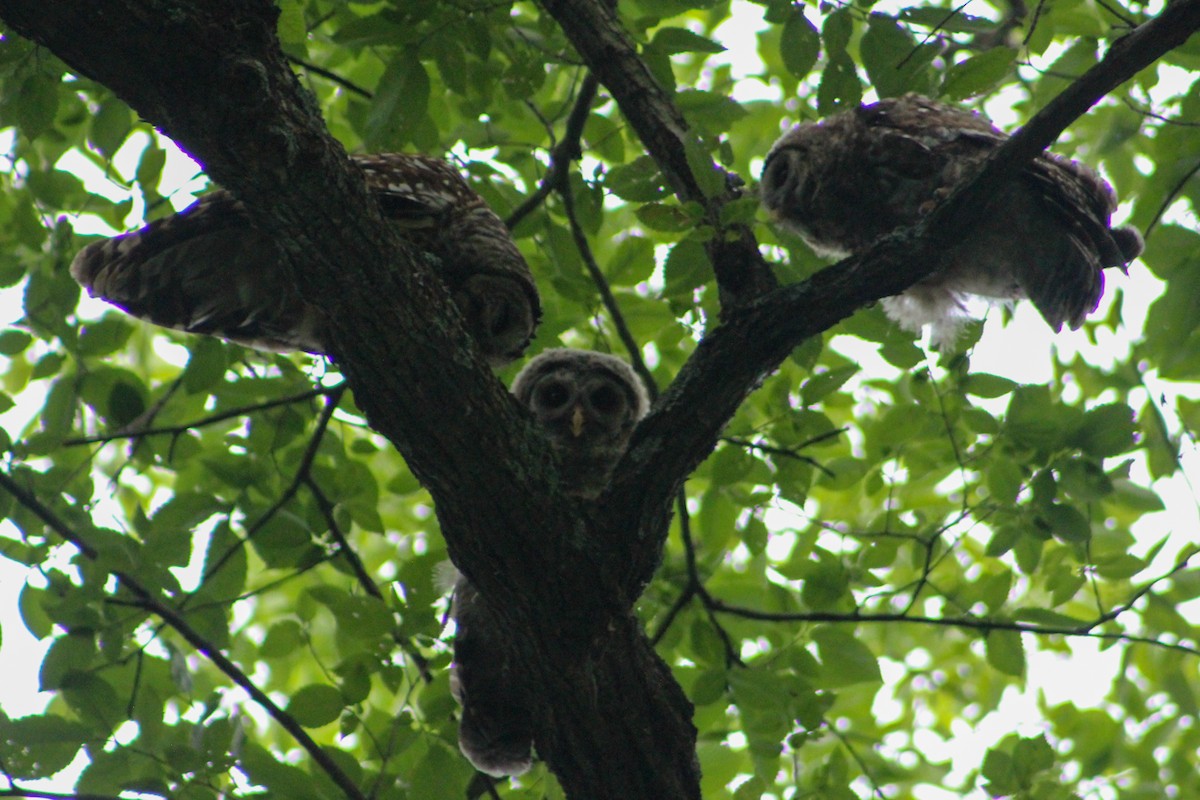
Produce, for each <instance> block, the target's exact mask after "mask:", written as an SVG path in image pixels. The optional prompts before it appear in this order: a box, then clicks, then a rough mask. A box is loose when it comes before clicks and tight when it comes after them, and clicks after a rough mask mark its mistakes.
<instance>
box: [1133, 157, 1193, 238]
mask: <svg viewBox="0 0 1200 800" xmlns="http://www.w3.org/2000/svg"><path fill="white" fill-rule="evenodd" d="M1197 172H1200V160H1198V161H1197V162H1196V165H1195V166H1194V167H1192V168H1191V169H1189V170H1188V171H1187V173H1186V174H1184V176H1183V177H1182V178H1180V179H1179V182H1178V183H1176V184H1175V186H1173V187H1172V188H1171V191H1169V192H1167V196H1166V198H1165V199H1164V200H1163V202H1162V205H1160V206H1159V207H1158V211H1156V212H1154V219H1152V220H1150V224H1149V225H1147V226H1146V230H1145V231H1144V232H1143V233H1142V237H1143V238H1145V239H1149V238H1150V232H1151V231H1153V230H1154V226H1155V225H1157V224H1158V223H1159V221H1161V220H1162V217H1163V214H1166V213H1167V209H1168V208H1170V207H1171V204H1172V203H1174V202H1175V201H1176V200H1177V199H1178V198H1179V195H1180V194H1181V193H1182V192H1183V187H1184V186H1187V182H1188V181H1190V180H1191V179H1192V178H1194V177H1195V176H1196V173H1197Z"/></svg>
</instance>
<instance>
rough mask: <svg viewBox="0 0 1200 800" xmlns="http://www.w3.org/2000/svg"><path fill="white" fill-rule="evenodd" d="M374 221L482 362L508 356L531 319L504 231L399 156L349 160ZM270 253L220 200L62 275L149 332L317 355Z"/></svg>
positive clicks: (434, 172)
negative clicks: (429, 261) (413, 257)
mask: <svg viewBox="0 0 1200 800" xmlns="http://www.w3.org/2000/svg"><path fill="white" fill-rule="evenodd" d="M351 160H353V161H354V162H355V163H356V164H358V166H359V167H360V168H361V169H362V170H363V172H364V173H366V179H367V188H368V189H369V191H370V192H371V194H372V195H374V197H375V198H376V200H377V201H378V202H379V206H380V209H381V211H382V213H383V216H384V218H385V219H386V220H388V221H389V222H390V223H391V224H392V225H393V227H394V228H395V229H396V231H397V233H398V234H399V235H400V236H401V237H403V238H404V239H406V240H407V241H409V242H412V244H413V245H414V246H416V247H417V248H418V249H420V250H423V251H425V252H428V253H431V254H433V255H434V256H435V257H436V258H437V259H438V261H439V264H440V273H439V274H440V275H441V277H442V279H443V280H444V281H445V282H446V285H447V286H448V287H449V289H450V293H451V296H452V297H453V298H454V302H455V304H456V305H457V306H458V308H459V311H460V312H461V313H462V315H463V317H464V319H465V320H466V325H467V330H468V332H470V333H471V335H472V336H473V337H474V338H475V341H476V342H478V344H479V347H480V349H481V350H482V352H483V354H484V356H485V357H486V358H487V360H488V362H489V363H491V364H492V365H493V366H500V365H503V364H506V363H508V362H509V361H512V360H513V359H514V358H516V357H517V356H519V355H520V354H521V353H522V352H523V351H524V350H525V347H526V345H527V344H528V343H529V339H530V337H531V336H532V335H533V330H534V327H535V326H536V325H537V320H538V317H539V316H540V315H541V306H540V304H539V301H538V294H537V288H536V287H535V285H534V282H533V276H532V275H531V274H530V271H529V266H528V265H527V264H526V263H525V259H524V258H523V257H522V256H521V253H520V251H518V250H517V247H516V245H515V244H514V243H513V240H512V237H511V236H510V235H509V233H508V229H507V228H505V226H504V223H503V222H502V221H501V220H500V218H499V217H497V216H496V214H495V213H494V212H493V211H492V210H491V209H490V208H488V206H487V204H486V203H484V201H483V198H481V197H480V196H479V195H478V194H477V193H476V192H475V191H474V190H473V189H471V187H470V186H469V185H468V184H467V182H466V181H465V180H463V178H462V176H461V175H459V173H458V171H457V170H455V169H454V167H452V166H451V165H450V164H447V163H446V162H445V161H442V160H440V159H436V158H430V157H428V156H419V155H407V154H401V153H382V154H378V155H357V156H351ZM282 259H283V255H282V251H281V250H280V248H279V246H278V245H277V244H276V243H275V241H274V240H273V239H272V238H271V237H270V236H268V235H266V234H264V233H262V232H261V231H259V230H258V229H257V228H255V227H254V225H253V223H252V222H251V220H250V215H249V214H248V213H247V211H246V208H245V206H244V205H243V204H242V202H241V201H240V200H238V199H237V198H235V197H234V196H233V195H232V194H230V193H229V192H227V191H225V190H217V191H214V192H211V193H209V194H206V195H204V196H203V197H201V198H200V199H199V200H197V201H196V202H195V203H194V204H192V205H191V206H189V207H188V208H186V209H184V210H183V211H180V212H179V213H177V214H173V215H171V216H169V217H164V218H163V219H159V220H155V221H154V222H151V223H149V224H148V225H146V226H144V227H142V228H139V229H138V230H136V231H132V232H130V233H126V234H124V235H122V236H117V237H114V238H112V239H107V240H104V241H100V242H95V243H93V244H90V245H88V246H87V247H85V248H83V249H82V250H81V251H79V254H78V255H77V256H76V257H75V260H74V262H72V264H71V275H72V276H73V277H74V278H75V279H76V280H77V281H79V283H81V284H82V285H83V286H84V287H86V288H87V290H88V293H89V294H91V295H92V296H93V297H100V298H102V299H104V300H107V301H108V302H110V303H112V304H114V305H116V306H119V307H120V308H122V309H124V310H125V311H127V312H129V313H130V314H132V315H133V316H135V317H140V318H142V319H146V320H149V321H150V322H153V323H155V324H157V325H163V326H166V327H170V328H177V329H179V330H184V331H189V332H192V333H205V334H211V335H213V336H220V337H222V338H225V339H229V340H231V341H234V342H238V343H240V344H245V345H249V346H251V347H257V348H260V349H264V350H276V351H289V350H305V351H308V352H310V353H322V354H324V353H326V352H327V349H326V347H327V345H326V339H327V336H326V332H325V322H324V319H323V318H322V315H321V312H320V311H319V310H318V309H317V308H315V307H314V306H312V305H309V304H308V303H306V302H305V301H304V300H303V298H301V296H300V294H299V292H298V291H297V290H296V287H295V286H294V285H293V283H292V281H291V278H290V277H289V273H288V271H287V270H286V269H285V268H284V264H283V262H282Z"/></svg>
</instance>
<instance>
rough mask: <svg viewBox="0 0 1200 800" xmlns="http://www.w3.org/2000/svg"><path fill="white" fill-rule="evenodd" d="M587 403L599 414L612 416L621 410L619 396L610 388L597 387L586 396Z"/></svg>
mask: <svg viewBox="0 0 1200 800" xmlns="http://www.w3.org/2000/svg"><path fill="white" fill-rule="evenodd" d="M588 403H589V404H590V405H591V407H592V408H593V409H595V410H596V411H599V412H600V413H601V414H612V413H613V412H615V411H618V410H620V408H621V394H620V393H619V392H618V391H617V390H616V389H614V388H613V387H611V386H599V387H597V388H596V389H594V390H593V391H592V393H591V394H590V395H588Z"/></svg>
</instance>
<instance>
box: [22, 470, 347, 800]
mask: <svg viewBox="0 0 1200 800" xmlns="http://www.w3.org/2000/svg"><path fill="white" fill-rule="evenodd" d="M0 488H3V489H5V490H6V491H7V492H8V493H9V494H11V495H12V496H13V497H14V498H15V499H16V500H17V502H18V503H20V504H21V505H22V506H24V507H25V508H26V509H28V510H29V511H31V512H33V513H34V514H35V515H36V516H37V517H38V518H39V519H41V520H42V522H43V523H45V525H46V527H48V528H50V529H51V530H52V531H54V532H55V533H56V534H58V535H59V536H60V537H61V538H63V539H65V540H66V541H68V542H70V543H71V544H73V545H74V546H75V547H76V548H77V549H78V550H79V552H81V553H82V554H83V555H84V556H85V557H87V558H88V559H89V560H92V561H95V560H97V558H98V556H99V553H98V551H97V550H96V549H95V548H94V547H92V546H91V545H90V544H88V543H87V541H86V540H85V539H84V538H83V537H81V536H80V535H79V534H78V533H76V532H75V531H74V530H73V529H72V528H70V527H69V526H68V525H67V524H66V523H65V522H63V521H62V520H61V519H60V518H59V517H58V515H57V514H55V513H54V512H53V511H51V510H50V509H49V507H47V506H46V505H45V504H43V503H42V502H41V501H40V500H38V498H37V497H35V496H34V495H33V494H32V493H31V492H29V491H27V490H26V489H25V488H24V487H23V486H21V485H20V484H19V483H18V482H17V481H16V480H14V479H13V478H12V476H10V475H9V474H8V473H6V472H0ZM112 574H113V575H114V576H115V577H116V578H117V580H119V581H120V585H121V586H122V587H123V588H124V589H126V590H127V591H128V592H129V593H130V594H132V595H134V596H135V597H136V598H137V600H138V601H139V602H140V604H141V605H142V607H143V608H144V609H145V610H146V611H149V612H150V613H152V614H154V615H156V616H157V617H158V618H159V619H161V620H162V621H163V622H165V623H166V624H167V625H169V626H170V627H171V628H173V629H174V630H175V632H176V633H178V634H179V635H180V636H182V637H183V638H184V640H185V641H187V643H188V644H190V645H191V646H192V647H194V648H195V649H196V650H197V651H198V652H200V653H202V654H204V655H205V656H206V657H207V658H208V660H209V661H211V662H212V663H213V664H214V665H215V666H216V667H217V669H219V670H220V671H221V672H222V673H224V674H225V676H226V677H227V678H229V679H230V680H231V681H233V682H234V683H235V684H237V685H238V686H239V687H241V688H242V690H243V691H245V692H246V693H247V694H248V695H250V697H251V699H252V700H254V702H255V703H257V704H258V705H259V706H260V707H262V709H263V710H264V711H266V712H267V714H268V715H269V716H270V717H271V718H272V719H273V720H275V721H276V722H277V723H278V724H279V725H280V726H281V727H282V728H283V729H284V730H286V731H287V732H288V733H290V734H291V735H292V738H293V739H295V740H296V743H297V744H299V745H300V746H301V747H302V748H304V750H305V751H306V752H307V753H308V754H309V756H310V757H311V758H312V759H313V761H315V762H316V763H317V764H318V765H320V767H321V769H323V770H324V771H325V774H326V775H328V776H329V778H330V779H331V780H332V781H333V782H334V783H335V784H337V785H338V786H339V787H340V788H341V790H342V791H343V792H345V793H346V796H347V797H349V798H351V800H366V796H365V795H363V793H362V792H361V791H359V788H358V786H357V785H356V784H355V783H354V781H352V780H351V779H350V777H349V776H348V775H347V774H346V773H345V772H343V771H342V768H341V767H339V766H338V764H337V762H336V761H334V760H333V759H332V758H331V757H330V756H329V754H327V753H326V752H325V751H324V750H323V749H322V748H321V746H320V745H318V744H317V743H316V742H315V741H313V739H312V737H310V736H309V735H308V733H307V732H306V731H305V730H304V728H303V727H301V725H300V723H298V722H297V721H296V720H295V719H294V718H293V717H292V716H291V715H290V714H288V713H287V712H286V711H284V710H283V709H282V708H280V707H279V706H277V705H276V704H275V702H274V701H273V700H271V698H270V697H268V696H267V694H266V692H264V691H263V690H262V689H259V688H258V687H257V686H256V685H255V684H254V682H253V681H251V680H250V678H249V677H248V676H247V675H246V673H244V672H242V670H241V669H240V668H239V667H238V666H237V665H236V664H234V663H233V662H232V661H231V660H230V659H229V658H228V657H226V656H225V654H224V653H222V652H221V651H220V650H219V649H218V648H217V647H216V646H215V645H213V644H212V643H211V642H209V641H208V640H207V639H205V638H204V637H203V636H201V635H200V634H199V633H198V632H197V631H196V630H195V629H194V628H192V626H191V625H190V624H188V621H187V620H186V619H184V617H183V615H182V614H180V613H179V612H178V611H177V610H176V609H174V608H172V607H171V606H169V605H167V604H166V603H164V602H162V601H161V600H159V599H158V598H157V597H155V596H154V594H153V593H152V592H151V591H150V590H149V589H147V588H145V587H144V586H142V584H141V583H140V582H139V581H138V580H137V578H135V577H133V576H132V575H129V574H127V573H125V572H122V571H120V570H114V571H113V573H112ZM10 796H11V795H10Z"/></svg>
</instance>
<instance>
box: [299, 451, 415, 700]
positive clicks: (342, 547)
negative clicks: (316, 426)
mask: <svg viewBox="0 0 1200 800" xmlns="http://www.w3.org/2000/svg"><path fill="white" fill-rule="evenodd" d="M304 485H305V486H307V487H308V490H309V491H310V492H312V495H313V498H314V499H315V500H316V501H317V508H319V509H320V511H321V516H323V517H324V518H325V524H326V525H328V526H329V535H330V536H332V537H333V540H334V542H335V543H337V553H338V555H340V556H341V557H342V558H344V559H346V562H347V563H348V564H349V565H350V570H351V571H352V572H353V573H354V577H355V578H356V579H357V580H358V584H359V586H361V587H362V588H363V591H365V592H366V593H367V594H369V595H371V596H372V597H374V598H376V599H377V600H383V599H384V598H383V592H381V591H379V587H378V586H377V585H375V581H374V579H373V578H372V577H371V574H370V573H369V572H367V568H366V567H365V566H364V565H363V562H362V559H361V558H359V556H358V553H357V552H356V551H355V550H354V548H353V547H351V546H350V542H349V540H348V539H347V538H346V534H345V532H344V531H343V530H342V528H341V526H340V525H338V523H337V520H336V519H335V518H334V516H333V503H331V502H330V501H329V498H328V497H327V496H326V495H325V492H324V491H323V490H322V489H321V487H320V485H319V484H318V483H317V481H316V479H314V478H313V476H312V475H311V474H307V475H305V476H304ZM393 639H395V642H396V644H397V645H398V646H399V647H400V649H401V650H403V651H404V654H405V655H406V656H408V658H409V659H411V660H412V662H413V664H414V665H415V666H416V668H417V673H418V674H419V675H420V676H421V680H423V681H425V683H432V682H433V672H432V671H431V670H430V669H429V660H428V659H426V658H425V656H423V655H421V654H420V653H419V652H418V651H417V650H416V648H414V647H413V646H412V645H411V644H410V643H409V642H408V641H407V640H405V639H404V638H403V637H401V636H400V635H399V633H396V634H394V635H393Z"/></svg>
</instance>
